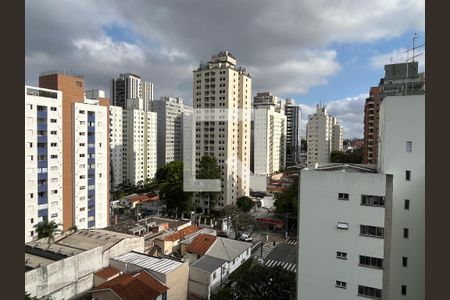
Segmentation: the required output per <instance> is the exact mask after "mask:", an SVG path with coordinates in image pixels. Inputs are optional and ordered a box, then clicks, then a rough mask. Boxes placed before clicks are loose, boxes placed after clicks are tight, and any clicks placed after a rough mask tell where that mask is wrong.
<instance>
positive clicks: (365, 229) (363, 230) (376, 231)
mask: <svg viewBox="0 0 450 300" xmlns="http://www.w3.org/2000/svg"><path fill="white" fill-rule="evenodd" d="M360 235H364V236H370V237H379V238H382V237H383V236H384V228H383V227H376V226H369V225H361V226H360Z"/></svg>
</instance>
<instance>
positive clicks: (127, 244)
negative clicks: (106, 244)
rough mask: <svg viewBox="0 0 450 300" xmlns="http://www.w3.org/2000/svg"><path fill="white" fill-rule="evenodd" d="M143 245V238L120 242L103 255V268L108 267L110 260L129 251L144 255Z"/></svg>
mask: <svg viewBox="0 0 450 300" xmlns="http://www.w3.org/2000/svg"><path fill="white" fill-rule="evenodd" d="M144 244H145V241H144V238H143V237H133V238H131V237H130V238H127V239H125V240H122V241H120V242H119V243H117V244H116V245H114V246H113V247H111V248H110V249H108V250H107V251H105V252H104V253H103V267H107V266H109V259H110V258H114V257H117V256H119V255H122V254H125V253H128V252H131V251H135V252H140V253H144Z"/></svg>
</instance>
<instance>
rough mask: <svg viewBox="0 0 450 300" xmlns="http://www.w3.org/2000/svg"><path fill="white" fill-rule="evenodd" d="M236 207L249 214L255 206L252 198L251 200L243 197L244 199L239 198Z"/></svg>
mask: <svg viewBox="0 0 450 300" xmlns="http://www.w3.org/2000/svg"><path fill="white" fill-rule="evenodd" d="M236 205H237V207H239V209H240V210H242V211H243V212H249V211H250V210H251V209H252V207H253V206H254V205H253V200H252V198H250V197H248V196H242V197H239V198H237V200H236Z"/></svg>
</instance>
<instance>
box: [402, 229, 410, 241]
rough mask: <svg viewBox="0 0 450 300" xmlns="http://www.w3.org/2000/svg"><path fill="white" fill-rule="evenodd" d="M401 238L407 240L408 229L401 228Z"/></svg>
mask: <svg viewBox="0 0 450 300" xmlns="http://www.w3.org/2000/svg"><path fill="white" fill-rule="evenodd" d="M403 237H404V238H405V239H407V238H408V237H409V229H408V228H403Z"/></svg>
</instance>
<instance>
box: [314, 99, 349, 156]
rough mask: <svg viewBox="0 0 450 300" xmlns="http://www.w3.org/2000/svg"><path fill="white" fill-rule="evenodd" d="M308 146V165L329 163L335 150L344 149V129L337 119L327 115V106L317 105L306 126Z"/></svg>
mask: <svg viewBox="0 0 450 300" xmlns="http://www.w3.org/2000/svg"><path fill="white" fill-rule="evenodd" d="M306 138H307V145H308V152H307V161H306V164H307V165H311V164H314V163H327V162H329V161H330V154H331V152H332V151H333V150H342V149H343V129H342V127H341V126H340V125H339V123H338V122H337V121H336V118H335V117H332V116H330V115H328V114H327V110H326V106H321V105H317V106H316V112H315V113H314V114H311V115H309V116H308V123H307V124H306Z"/></svg>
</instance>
